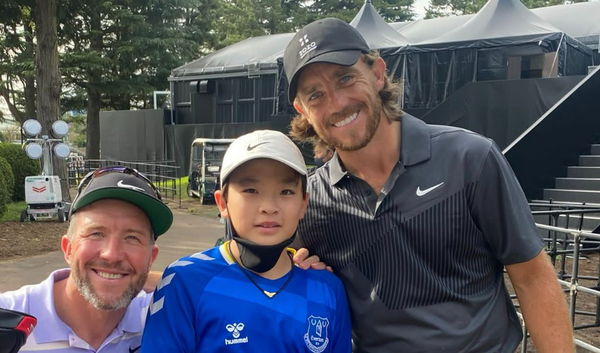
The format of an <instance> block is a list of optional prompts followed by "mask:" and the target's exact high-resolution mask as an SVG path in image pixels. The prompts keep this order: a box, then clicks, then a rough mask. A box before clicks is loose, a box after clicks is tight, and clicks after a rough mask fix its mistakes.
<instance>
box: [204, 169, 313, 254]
mask: <svg viewBox="0 0 600 353" xmlns="http://www.w3.org/2000/svg"><path fill="white" fill-rule="evenodd" d="M215 198H216V200H217V206H218V207H219V210H220V211H221V216H222V217H227V218H229V219H230V220H231V223H232V224H233V226H234V228H235V230H236V231H237V233H238V235H239V236H240V237H242V238H244V239H248V240H251V241H253V242H255V243H258V244H261V245H273V244H278V243H280V242H282V241H284V240H286V239H288V238H289V237H290V236H291V235H292V234H293V233H294V232H295V231H296V228H297V227H298V222H299V221H300V219H302V217H304V212H305V211H306V205H307V203H308V198H307V197H304V195H303V192H302V182H301V178H300V177H299V175H298V174H297V173H296V172H295V171H294V170H292V169H291V168H290V167H288V166H286V165H285V164H283V163H280V162H277V161H274V160H272V159H254V160H251V161H249V162H246V163H244V164H242V165H241V166H240V167H238V168H237V169H236V170H234V171H233V173H232V174H231V176H230V177H229V182H228V183H227V200H225V199H224V197H223V195H222V193H221V191H220V190H219V191H217V192H216V193H215Z"/></svg>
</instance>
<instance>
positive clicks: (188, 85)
mask: <svg viewBox="0 0 600 353" xmlns="http://www.w3.org/2000/svg"><path fill="white" fill-rule="evenodd" d="M292 36H293V33H283V34H274V35H268V36H260V37H253V38H248V39H245V40H243V41H241V42H238V43H235V44H233V45H230V46H228V47H225V48H223V49H220V50H218V51H216V52H214V53H211V54H209V55H207V56H204V57H202V58H200V59H198V60H195V61H192V62H190V63H188V64H185V65H183V66H180V67H178V68H176V69H174V70H173V71H172V73H171V77H169V81H170V84H171V92H172V97H171V100H172V107H173V110H174V114H173V121H172V123H174V124H213V123H218V124H227V123H234V122H237V123H244V122H249V123H254V122H260V121H267V120H269V119H271V118H272V116H273V115H275V113H276V112H275V111H274V108H273V107H274V106H276V101H277V99H279V95H278V93H277V90H276V86H277V85H276V83H277V73H278V66H277V58H278V57H281V56H282V55H283V51H284V49H285V46H286V45H287V43H288V42H289V41H290V39H291V38H292ZM212 137H215V136H212Z"/></svg>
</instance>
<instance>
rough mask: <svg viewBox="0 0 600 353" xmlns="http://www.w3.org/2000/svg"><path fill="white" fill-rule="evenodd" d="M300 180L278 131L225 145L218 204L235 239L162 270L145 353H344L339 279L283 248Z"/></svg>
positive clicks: (300, 165) (302, 172) (302, 185)
mask: <svg viewBox="0 0 600 353" xmlns="http://www.w3.org/2000/svg"><path fill="white" fill-rule="evenodd" d="M306 174H307V173H306V166H305V164H304V159H303V158H302V154H301V153H300V150H299V149H298V148H297V147H296V145H295V144H294V143H293V142H292V141H291V140H290V139H289V138H288V137H286V136H285V135H284V134H282V133H280V132H277V131H270V130H261V131H254V132H252V133H249V134H246V135H244V136H241V137H239V138H238V139H236V140H235V141H234V142H233V143H232V144H231V145H230V147H229V148H228V150H227V152H226V153H225V156H224V159H223V166H222V168H221V190H218V191H216V192H215V201H216V203H217V206H218V207H219V210H220V212H221V216H222V217H223V218H224V219H225V220H226V222H229V223H230V224H229V226H228V227H226V228H227V229H229V231H230V232H231V233H232V234H229V235H230V237H228V238H229V239H232V240H231V241H227V242H225V243H224V244H222V245H220V246H218V247H215V248H212V249H209V250H207V251H204V252H201V253H197V254H194V255H191V256H189V257H184V258H182V259H180V260H178V261H176V262H174V263H172V264H171V265H169V266H168V268H167V269H166V270H165V273H164V274H163V279H162V281H161V283H160V284H159V286H158V287H157V289H156V292H155V293H154V301H153V304H152V305H151V307H150V310H149V316H148V319H147V323H146V328H145V331H144V336H143V339H142V352H143V353H152V352H160V353H164V352H186V353H193V352H203V353H210V352H277V353H291V352H315V353H320V352H335V353H338V352H339V353H349V352H350V351H351V338H350V337H351V325H350V318H349V313H348V307H347V300H346V293H345V291H344V288H343V286H342V284H341V282H340V280H338V278H336V277H335V276H334V275H333V274H331V273H330V272H329V271H318V270H302V269H300V268H298V267H295V266H294V265H293V263H292V258H291V256H292V253H293V250H292V249H289V248H287V246H288V245H290V243H291V242H292V241H293V240H294V237H295V234H296V227H297V226H298V222H299V221H300V219H301V218H302V217H303V216H304V212H305V210H306V206H307V203H308V197H307V194H306Z"/></svg>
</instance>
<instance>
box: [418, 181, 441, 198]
mask: <svg viewBox="0 0 600 353" xmlns="http://www.w3.org/2000/svg"><path fill="white" fill-rule="evenodd" d="M442 185H444V182H443V181H442V182H441V183H439V184H437V185H434V186H432V187H430V188H427V189H425V190H421V187H420V186H418V187H417V196H424V195H426V194H428V193H430V192H431V191H433V190H435V189H437V188H439V187H440V186H442Z"/></svg>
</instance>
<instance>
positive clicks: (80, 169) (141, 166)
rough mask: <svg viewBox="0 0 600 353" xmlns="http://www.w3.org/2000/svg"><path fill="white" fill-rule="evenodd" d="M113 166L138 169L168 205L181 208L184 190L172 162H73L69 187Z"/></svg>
mask: <svg viewBox="0 0 600 353" xmlns="http://www.w3.org/2000/svg"><path fill="white" fill-rule="evenodd" d="M112 165H122V166H126V167H130V168H134V169H137V170H138V171H139V172H141V173H142V174H144V175H145V176H146V177H147V178H148V179H150V180H151V181H152V183H154V185H155V186H156V187H157V189H158V190H159V191H160V193H161V196H162V198H163V200H164V201H165V202H167V203H169V202H174V203H177V205H178V207H181V193H182V191H183V190H181V189H182V187H181V183H180V182H179V179H178V178H177V170H178V169H179V166H176V165H175V163H174V162H172V161H158V162H132V161H113V160H104V159H85V160H73V161H69V163H68V164H67V179H68V180H69V185H71V186H77V185H78V184H79V182H80V181H81V179H82V178H83V177H84V176H85V175H86V174H87V173H88V172H90V171H92V170H94V169H97V168H100V167H105V166H112Z"/></svg>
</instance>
